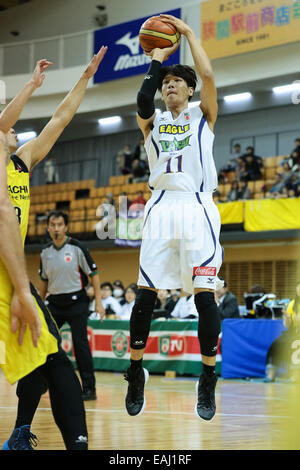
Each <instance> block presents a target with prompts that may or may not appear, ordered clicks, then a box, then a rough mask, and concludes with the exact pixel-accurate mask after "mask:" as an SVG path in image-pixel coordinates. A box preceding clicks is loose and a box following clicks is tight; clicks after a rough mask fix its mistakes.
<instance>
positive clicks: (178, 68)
mask: <svg viewBox="0 0 300 470" xmlns="http://www.w3.org/2000/svg"><path fill="white" fill-rule="evenodd" d="M167 75H174V77H180V78H183V80H184V81H185V82H186V83H187V86H189V87H192V88H194V90H195V89H196V86H197V75H196V73H195V71H194V69H192V67H189V66H188V65H181V64H176V65H168V66H165V67H162V68H161V69H160V76H159V80H158V87H157V88H158V89H159V91H161V89H162V82H163V80H164V78H165V77H166V76H167ZM191 98H192V97H191V96H190V97H189V100H190V99H191Z"/></svg>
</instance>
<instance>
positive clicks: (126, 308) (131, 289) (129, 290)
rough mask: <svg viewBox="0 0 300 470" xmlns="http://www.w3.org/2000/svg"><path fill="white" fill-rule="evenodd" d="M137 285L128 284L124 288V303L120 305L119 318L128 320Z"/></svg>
mask: <svg viewBox="0 0 300 470" xmlns="http://www.w3.org/2000/svg"><path fill="white" fill-rule="evenodd" d="M137 291H138V287H137V285H136V284H130V285H129V286H128V287H126V289H125V303H124V305H122V307H121V312H120V314H119V317H120V319H121V320H130V316H131V312H132V308H133V306H134V302H135V298H136V294H137Z"/></svg>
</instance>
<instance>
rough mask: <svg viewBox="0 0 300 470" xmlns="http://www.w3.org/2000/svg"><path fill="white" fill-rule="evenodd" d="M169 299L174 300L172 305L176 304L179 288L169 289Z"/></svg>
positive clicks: (178, 297)
mask: <svg viewBox="0 0 300 470" xmlns="http://www.w3.org/2000/svg"><path fill="white" fill-rule="evenodd" d="M170 296H171V299H172V300H173V302H174V307H175V305H176V304H177V302H178V300H179V299H180V289H171V290H170Z"/></svg>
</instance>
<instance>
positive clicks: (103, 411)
mask: <svg viewBox="0 0 300 470" xmlns="http://www.w3.org/2000/svg"><path fill="white" fill-rule="evenodd" d="M0 409H4V410H12V409H13V410H16V407H15V406H0ZM39 411H51V412H52V410H51V408H37V411H36V412H39ZM85 411H86V412H88V413H120V414H121V415H125V416H126V417H128V415H127V414H125V412H124V410H123V409H121V410H120V409H113V410H112V409H110V410H104V409H99V408H95V409H93V408H86V409H85ZM143 414H149V415H150V414H151V415H155V414H158V415H160V416H161V415H167V416H171V415H173V416H177V415H184V416H185V415H188V416H194V412H193V411H175V412H172V411H161V410H157V411H149V410H148V411H147V410H146V411H144V413H143ZM216 416H221V417H222V416H226V417H233V418H267V419H269V418H273V419H291V417H290V416H279V415H264V414H241V413H216Z"/></svg>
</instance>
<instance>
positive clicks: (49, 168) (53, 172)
mask: <svg viewBox="0 0 300 470" xmlns="http://www.w3.org/2000/svg"><path fill="white" fill-rule="evenodd" d="M44 173H45V177H46V184H55V183H58V181H59V178H58V169H57V167H56V163H55V160H54V157H53V155H50V156H49V158H48V159H47V160H46V162H45V165H44Z"/></svg>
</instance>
